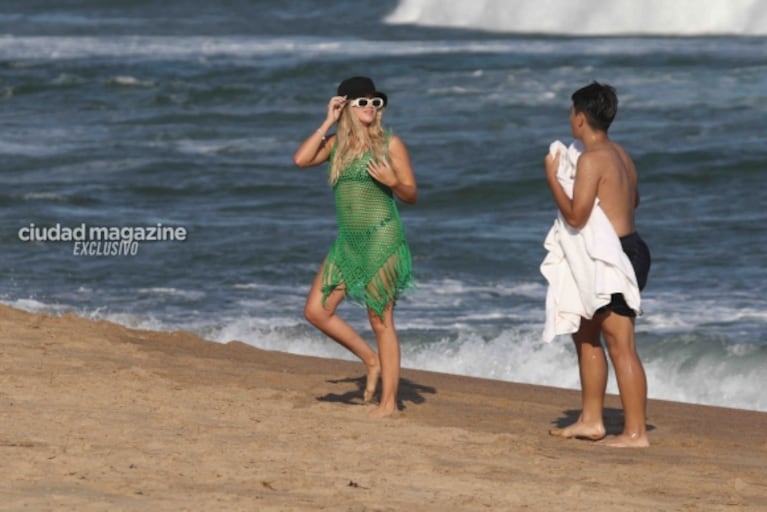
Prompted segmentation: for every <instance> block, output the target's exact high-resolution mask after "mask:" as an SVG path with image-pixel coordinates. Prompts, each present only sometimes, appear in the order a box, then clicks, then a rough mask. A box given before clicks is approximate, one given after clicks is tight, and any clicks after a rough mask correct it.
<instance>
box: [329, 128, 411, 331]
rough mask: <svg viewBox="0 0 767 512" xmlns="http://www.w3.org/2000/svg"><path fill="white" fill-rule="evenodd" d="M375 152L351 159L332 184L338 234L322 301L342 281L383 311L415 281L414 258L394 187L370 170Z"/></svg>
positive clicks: (356, 297)
mask: <svg viewBox="0 0 767 512" xmlns="http://www.w3.org/2000/svg"><path fill="white" fill-rule="evenodd" d="M387 139H388V137H387ZM333 149H334V151H332V152H331V155H330V165H331V166H332V163H333V156H334V153H335V148H333ZM371 156H372V154H371V153H370V152H367V153H365V154H364V155H363V156H362V157H360V158H358V159H356V160H354V161H352V162H351V163H350V164H349V166H348V167H347V168H345V169H343V170H342V171H341V174H340V176H339V178H338V181H337V182H336V184H335V185H334V186H333V193H334V195H335V203H336V216H337V218H338V237H337V238H336V240H335V242H333V245H332V246H331V247H330V252H329V253H328V257H327V260H326V263H325V271H324V272H323V278H322V285H323V286H322V302H323V304H324V302H325V299H327V297H328V295H329V294H330V292H332V291H333V289H334V288H335V287H337V286H344V287H345V288H346V296H347V297H349V298H350V299H351V300H352V301H353V302H356V303H357V304H360V305H362V306H368V307H369V308H370V309H372V310H373V311H375V312H376V313H377V314H378V316H379V317H382V316H383V311H384V309H385V308H386V306H387V305H389V304H392V303H394V302H396V300H397V297H398V296H399V294H400V292H402V291H403V290H405V289H406V288H409V287H411V286H412V285H413V276H412V261H411V257H410V249H409V247H408V245H407V241H406V240H405V230H404V229H403V227H402V221H401V220H400V216H399V211H398V210H397V204H396V203H395V200H394V195H393V193H392V191H391V189H389V188H388V187H386V186H385V185H382V184H380V183H378V182H377V181H375V180H374V179H373V178H372V177H371V176H370V175H369V174H368V172H367V164H368V162H369V161H370V158H371Z"/></svg>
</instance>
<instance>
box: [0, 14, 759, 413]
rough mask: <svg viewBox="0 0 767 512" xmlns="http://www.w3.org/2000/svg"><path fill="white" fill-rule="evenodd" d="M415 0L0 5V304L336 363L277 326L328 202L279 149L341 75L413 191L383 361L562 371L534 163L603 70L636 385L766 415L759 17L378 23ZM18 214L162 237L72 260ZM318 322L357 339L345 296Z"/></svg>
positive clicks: (43, 222) (431, 18) (68, 250)
mask: <svg viewBox="0 0 767 512" xmlns="http://www.w3.org/2000/svg"><path fill="white" fill-rule="evenodd" d="M722 1H723V0H722ZM603 3H605V2H599V1H597V0H592V1H591V4H594V5H593V6H596V4H603ZM427 4H428V3H423V4H421V5H427ZM414 5H415V6H416V7H417V6H418V3H417V2H406V1H403V2H400V3H398V2H395V1H387V2H380V3H376V5H375V6H373V5H370V6H365V7H364V8H362V7H360V4H359V3H358V2H352V1H351V0H334V1H329V2H325V3H323V4H322V5H321V6H320V5H319V4H317V3H316V2H309V1H308V0H307V1H296V2H289V3H286V2H278V1H263V2H245V1H239V2H228V3H226V4H225V6H216V5H215V4H213V3H211V2H205V3H203V2H182V1H179V0H169V1H166V2H162V3H161V4H158V3H156V2H149V1H146V2H135V1H128V0H122V1H116V0H111V1H108V2H103V1H95V0H72V1H69V2H66V3H63V4H61V5H60V6H58V7H51V6H50V5H49V3H48V2H42V1H24V2H22V1H17V2H5V3H4V10H3V12H2V13H1V14H0V119H2V120H3V130H2V135H1V136H0V157H1V158H2V160H1V161H2V172H0V180H2V181H0V186H1V187H2V188H0V216H2V219H3V223H2V226H3V227H2V229H1V230H0V244H2V246H1V247H0V249H1V250H0V300H2V301H3V302H4V303H6V304H10V305H13V306H16V307H21V308H24V309H28V310H32V311H43V312H48V313H61V312H69V311H74V312H76V313H78V314H81V315H84V316H86V317H89V318H98V319H109V320H112V321H116V322H120V323H122V324H125V325H128V326H134V327H142V328H151V329H160V330H175V329H185V330H192V331H194V332H197V333H198V334H200V335H202V336H204V337H206V338H208V339H211V340H215V341H221V342H226V341H230V340H233V339H237V340H241V341H245V342H247V343H250V344H252V345H254V346H257V347H261V348H267V349H275V350H283V351H289V352H294V353H301V354H313V355H320V356H325V357H340V358H347V359H348V358H350V357H351V356H350V355H349V354H348V353H347V352H345V351H344V350H342V349H340V348H339V347H337V346H336V345H335V344H333V343H332V342H330V341H329V340H327V339H326V338H325V337H324V336H323V335H321V334H320V333H318V332H317V331H316V330H314V329H312V328H310V327H309V326H308V325H307V324H306V322H305V321H304V320H303V317H302V307H303V300H304V296H305V294H306V292H307V291H308V287H309V284H310V282H311V280H312V277H313V275H314V273H315V272H316V270H317V268H318V266H319V264H320V262H321V261H322V258H323V257H324V255H325V253H326V251H327V249H328V247H329V245H330V243H331V241H332V240H333V238H334V236H335V214H334V209H333V204H332V194H331V191H330V189H329V188H328V186H327V184H326V177H325V169H324V168H315V169H309V170H298V169H296V168H294V167H293V165H292V161H291V157H292V154H293V151H294V150H295V148H296V147H297V146H298V145H299V144H300V142H301V141H302V140H303V139H304V138H305V137H306V136H307V135H308V134H310V133H311V132H312V131H313V130H315V129H316V128H317V127H318V126H319V124H320V123H321V121H322V119H323V117H324V111H325V105H326V103H327V99H328V98H329V97H330V96H331V95H333V94H334V91H335V87H336V85H337V83H338V82H339V81H340V80H341V79H343V78H345V77H347V76H351V75H355V74H367V75H370V76H372V77H374V78H375V80H376V84H377V85H378V86H379V88H381V89H382V90H384V91H385V92H387V94H388V96H389V99H390V108H389V109H388V110H387V114H386V118H385V122H386V124H387V125H388V126H389V127H390V128H391V129H393V130H394V131H395V132H396V133H397V134H399V135H401V136H402V138H403V139H404V140H405V142H406V144H407V146H408V148H409V150H410V153H411V158H412V160H413V165H414V169H415V171H416V177H417V179H418V183H419V189H420V198H419V202H418V204H416V205H414V206H409V205H401V207H400V212H401V214H402V217H403V222H404V224H405V227H406V231H407V235H408V238H409V241H410V244H411V249H412V252H413V257H414V265H415V271H416V278H417V282H418V288H417V289H416V290H414V291H413V292H412V293H410V294H409V295H407V296H406V297H404V298H403V299H402V300H401V302H400V303H399V306H398V309H397V324H398V329H399V332H400V338H401V342H402V345H403V366H405V367H410V368H422V369H429V370H436V371H442V372H448V373H456V374H466V375H476V376H483V377H489V378H495V379H503V380H511V381H518V382H529V383H535V384H546V385H552V386H559V387H568V388H577V387H578V374H577V369H576V361H575V355H574V353H573V351H572V348H571V346H570V341H569V340H568V339H566V338H565V337H562V338H558V339H557V340H556V341H555V342H554V343H551V344H545V343H543V342H542V340H541V332H542V328H543V318H544V297H545V293H546V286H545V282H544V280H543V278H542V276H541V275H540V272H539V269H538V267H539V265H540V262H541V261H542V260H543V257H544V256H545V253H544V250H543V246H542V243H543V239H544V237H545V235H546V233H547V232H548V229H549V227H550V226H551V223H552V222H553V219H554V216H555V213H556V211H555V209H554V206H553V203H552V200H551V198H550V194H549V192H548V188H547V186H546V184H545V180H544V177H543V168H542V160H543V155H544V154H545V152H546V150H547V148H548V145H549V143H550V142H551V141H552V140H554V139H562V140H567V139H568V137H569V127H568V124H567V115H568V108H569V96H570V93H571V92H572V91H573V90H574V89H575V88H577V87H580V86H581V85H585V84H586V83H588V82H589V81H591V80H593V79H597V80H601V81H606V82H609V83H611V84H613V85H614V86H616V88H617V89H618V93H619V96H620V99H621V104H620V111H619V114H618V117H617V119H616V121H615V124H614V125H613V128H612V129H611V135H612V137H613V138H614V139H616V140H618V141H620V142H622V143H623V144H624V146H625V147H626V148H627V149H628V150H629V151H630V152H631V153H632V155H633V156H634V159H635V163H636V164H637V167H638V169H639V173H640V192H641V195H642V203H641V206H640V208H639V210H638V218H637V222H638V227H639V230H640V233H641V234H642V236H643V237H644V238H645V239H646V241H647V242H648V244H649V245H650V247H651V250H652V252H653V258H654V260H653V267H652V271H651V274H650V280H649V284H648V287H647V288H646V290H645V293H644V294H643V311H644V314H643V316H641V317H640V318H639V319H638V321H637V333H638V334H637V338H638V343H639V350H640V354H641V356H642V358H643V360H644V362H645V368H646V370H647V373H648V379H649V394H650V396H651V397H652V398H664V399H672V400H680V401H685V402H693V403H705V404H715V405H723V406H728V407H736V408H743V409H754V410H761V411H767V398H766V397H765V395H764V394H763V393H761V388H762V387H763V386H764V385H765V384H767V329H766V328H765V327H766V325H767V298H765V294H764V292H763V290H764V288H765V284H767V270H765V258H764V255H763V254H764V253H763V251H764V248H765V246H766V245H767V244H766V242H767V233H765V228H764V226H765V225H766V222H767V213H766V210H765V204H766V203H765V199H764V198H765V193H764V189H765V184H767V183H766V182H767V178H765V171H767V153H766V152H765V148H764V126H765V122H764V120H765V119H767V59H766V58H765V55H767V51H765V50H767V27H765V26H764V25H759V23H761V22H760V20H763V19H764V18H765V14H766V13H767V8H766V7H762V8H759V7H758V6H757V7H754V6H755V5H756V4H755V3H753V2H751V3H749V5H748V6H747V7H748V9H750V11H748V19H750V20H752V21H753V20H755V21H754V22H753V23H751V24H750V25H749V26H748V27H745V26H741V25H738V23H739V22H738V21H737V20H735V19H734V18H735V17H733V21H731V22H730V24H729V25H728V26H727V27H724V29H722V28H721V27H720V28H719V29H718V30H719V31H718V32H716V33H717V34H719V35H716V36H710V35H690V33H693V34H694V33H695V32H696V30H695V29H696V27H695V26H692V25H691V26H687V27H686V28H685V29H684V33H683V34H682V33H681V32H680V34H667V35H663V36H647V35H620V34H617V35H613V36H611V37H592V36H575V35H572V34H571V33H570V32H571V31H570V25H568V23H567V22H566V21H567V20H559V21H558V22H557V23H559V25H557V26H555V27H554V28H553V29H550V30H549V31H548V33H542V32H541V31H538V33H529V32H530V31H529V30H526V29H525V28H526V25H524V24H523V25H519V26H516V25H509V26H506V27H505V28H504V26H501V27H499V26H498V24H497V23H498V20H499V19H505V18H506V17H504V16H501V17H499V16H491V15H490V14H488V13H492V12H495V11H493V9H499V8H502V7H503V5H508V4H504V3H503V2H500V3H499V2H492V1H486V2H471V3H468V2H467V3H465V4H462V3H455V5H452V6H451V8H450V9H448V10H446V11H444V12H442V11H440V12H441V14H440V13H438V12H437V11H434V10H432V11H429V10H426V11H425V12H420V13H419V14H418V16H416V17H415V18H412V19H405V20H400V21H398V20H397V16H395V14H396V13H397V12H398V11H399V12H403V11H402V10H403V9H404V10H407V9H412V8H413V6H414ZM477 5H480V6H484V10H482V9H480V10H478V11H477V12H478V13H479V14H476V15H475V16H472V17H470V16H468V14H471V13H473V12H474V10H475V9H476V8H477ZM664 5H665V4H664ZM722 5H723V4H722ZM727 5H728V6H729V7H728V12H730V13H732V12H736V13H737V9H733V5H734V4H727ZM499 6H500V7H499ZM398 8H399V9H398ZM679 8H680V9H681V7H679ZM743 8H744V9H746V7H743ZM668 9H672V8H671V7H668ZM482 13H484V14H482ZM438 14H439V15H440V16H448V17H449V16H452V17H453V18H452V19H453V21H455V20H466V19H471V20H472V21H471V23H470V26H468V27H467V26H464V27H463V28H461V29H458V28H450V25H451V23H449V21H450V20H448V21H447V22H446V21H444V20H440V19H438V18H436V16H437V15H438ZM663 14H664V13H662V12H659V13H657V19H653V18H652V16H650V15H648V16H649V18H646V19H644V24H643V26H644V27H647V28H648V32H650V33H651V32H652V30H649V29H652V28H653V27H656V28H658V31H660V32H663V30H661V29H663V28H664V26H662V24H661V21H660V20H661V18H663ZM512 18H514V17H512ZM517 18H518V17H516V18H515V19H517ZM720 18H721V17H720ZM728 19H729V18H728ZM401 21H404V22H407V23H401ZM462 23H463V22H462ZM509 23H511V22H509ZM452 24H453V25H454V24H455V23H452ZM437 25H443V27H440V26H437ZM464 25H465V23H464ZM699 32H702V33H706V32H707V31H706V30H701V31H699ZM708 32H710V31H708ZM738 33H747V34H750V35H749V36H748V37H743V36H737V35H732V34H738ZM680 35H684V37H679V36H680ZM32 224H34V225H35V226H37V227H53V226H58V227H59V228H62V227H63V228H67V227H69V228H74V227H77V226H81V225H83V224H85V225H87V226H102V227H104V226H105V227H136V226H156V225H158V224H161V225H163V226H180V227H183V228H185V229H186V231H187V233H188V236H187V239H186V240H185V241H158V242H141V243H140V244H139V246H138V253H137V254H135V255H133V256H82V255H75V254H73V253H74V252H75V248H74V244H73V242H61V241H59V242H55V241H36V242H25V241H22V240H20V236H19V231H20V230H21V229H22V228H25V227H30V226H31V225H32ZM342 314H344V315H345V316H346V317H347V318H349V319H350V321H351V322H352V323H353V325H355V326H356V327H358V328H360V329H361V330H362V331H363V332H364V333H365V335H366V336H368V338H369V339H370V340H371V341H372V336H371V335H370V331H369V327H368V326H367V325H366V315H365V313H364V311H363V310H361V309H360V308H358V307H357V306H354V305H344V306H343V307H342ZM609 391H611V392H616V387H615V384H614V381H613V380H611V382H610V388H609Z"/></svg>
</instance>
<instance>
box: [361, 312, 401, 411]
mask: <svg viewBox="0 0 767 512" xmlns="http://www.w3.org/2000/svg"><path fill="white" fill-rule="evenodd" d="M368 318H369V319H370V326H371V327H372V328H373V332H374V333H375V335H376V342H377V343H378V353H379V355H380V359H381V401H380V403H379V405H378V408H376V409H375V410H373V411H371V412H370V415H371V416H373V417H382V416H389V415H390V414H392V413H394V412H395V411H396V410H397V392H398V390H399V373H400V347H399V340H398V339H397V331H396V330H395V329H394V307H393V305H392V304H390V305H389V306H387V307H386V309H385V310H384V312H383V318H381V317H379V316H378V314H377V313H376V312H375V311H373V310H372V309H370V308H368Z"/></svg>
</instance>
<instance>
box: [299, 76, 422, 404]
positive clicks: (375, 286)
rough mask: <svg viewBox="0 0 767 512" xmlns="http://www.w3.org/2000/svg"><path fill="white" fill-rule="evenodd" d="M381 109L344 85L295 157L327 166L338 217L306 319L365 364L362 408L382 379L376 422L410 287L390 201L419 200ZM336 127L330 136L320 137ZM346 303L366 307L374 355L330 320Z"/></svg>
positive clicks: (362, 82) (393, 389)
mask: <svg viewBox="0 0 767 512" xmlns="http://www.w3.org/2000/svg"><path fill="white" fill-rule="evenodd" d="M386 105H387V97H386V95H385V94H384V93H382V92H380V91H376V88H375V85H374V83H373V81H372V80H371V79H369V78H367V77H359V76H358V77H352V78H349V79H347V80H344V81H343V82H341V84H340V85H339V86H338V91H337V95H336V96H334V97H332V98H331V99H330V102H329V103H328V107H327V115H326V117H325V121H324V122H323V123H322V125H320V128H319V129H318V130H317V131H315V132H314V133H313V134H312V135H310V136H309V137H308V138H307V139H306V140H305V141H304V142H303V144H301V146H300V147H299V148H298V150H296V153H295V155H294V156H293V161H294V162H295V164H296V165H297V166H298V167H311V166H314V165H319V164H321V163H323V162H326V161H329V162H330V165H329V168H330V172H329V174H330V177H329V181H330V184H331V185H332V186H333V192H334V195H335V202H336V215H337V218H338V237H337V238H336V240H335V242H334V243H333V245H332V246H331V247H330V251H329V253H328V255H327V257H326V258H325V261H324V262H323V264H322V267H321V268H320V270H319V272H318V273H317V276H316V277H315V278H314V282H313V283H312V287H311V290H310V291H309V295H308V297H307V299H306V306H305V308H304V315H305V316H306V319H307V320H309V322H311V323H312V324H313V325H314V326H316V327H317V328H318V329H320V330H321V331H322V332H324V333H325V334H327V335H328V336H330V337H331V338H333V339H334V340H335V341H337V342H338V343H340V344H341V345H343V346H344V347H346V348H347V349H349V350H350V351H352V352H353V353H354V354H355V355H356V356H357V357H359V358H360V359H361V360H362V361H363V362H364V363H365V366H366V368H367V381H366V385H365V393H364V401H365V402H371V401H372V399H373V395H374V394H375V392H376V386H377V384H378V379H379V377H380V378H381V400H380V402H379V405H378V407H377V408H376V409H375V410H373V411H371V413H370V415H371V416H375V417H381V416H388V415H390V414H392V413H393V412H394V411H396V410H397V389H398V387H399V372H400V347H399V341H398V339H397V333H396V331H395V329H394V316H393V311H394V304H395V302H396V299H397V297H398V295H399V293H400V292H401V291H402V290H404V289H405V288H407V287H409V286H411V285H412V275H411V259H410V249H409V248H408V245H407V241H406V240H405V234H404V230H403V228H402V222H401V221H400V218H399V213H398V211H397V205H396V203H395V199H394V197H395V196H396V197H397V198H398V199H400V200H401V201H404V202H406V203H411V204H412V203H415V202H416V199H417V196H418V189H417V186H416V182H415V176H414V174H413V168H412V167H411V165H410V156H409V155H408V152H407V149H406V148H405V145H404V143H403V142H402V140H400V138H399V137H397V136H396V135H392V134H391V133H389V132H385V131H384V129H383V128H382V126H381V118H382V117H383V112H384V109H385V107H386ZM336 123H338V126H337V128H336V133H335V134H334V135H329V136H326V134H327V132H328V130H330V128H331V127H332V126H333V125H334V124H336ZM344 297H349V298H350V299H351V300H353V301H354V302H357V303H359V304H362V305H364V306H366V307H367V311H368V318H369V320H370V326H371V327H372V328H373V332H374V333H375V337H376V342H377V344H378V352H379V353H378V354H376V352H375V351H374V350H373V349H372V348H371V347H370V346H369V345H368V344H367V343H366V342H365V340H363V339H362V338H361V337H360V335H359V334H357V333H356V332H355V331H354V329H352V327H351V326H350V325H349V324H348V323H346V322H345V321H344V320H342V319H341V318H339V317H338V316H337V315H336V308H337V307H338V305H339V304H340V302H341V301H342V300H343V299H344Z"/></svg>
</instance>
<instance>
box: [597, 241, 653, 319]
mask: <svg viewBox="0 0 767 512" xmlns="http://www.w3.org/2000/svg"><path fill="white" fill-rule="evenodd" d="M621 247H622V248H623V252H625V253H626V256H628V257H629V261H631V266H632V267H634V274H636V278H637V285H638V286H639V291H642V290H643V289H644V287H645V285H646V284H647V275H648V274H649V273H650V249H649V248H648V247H647V244H646V243H644V240H642V238H641V237H640V236H639V235H638V234H637V233H636V232H634V233H631V234H630V235H626V236H622V237H621ZM608 309H609V310H610V311H613V312H614V313H616V314H618V315H621V316H627V317H630V318H634V317H636V313H635V312H634V310H633V309H631V308H630V307H629V305H628V304H626V299H625V298H624V297H623V294H622V293H613V294H612V295H611V296H610V303H609V304H607V305H605V306H602V307H601V308H599V309H597V310H596V314H599V313H604V312H605V311H607V310H608Z"/></svg>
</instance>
